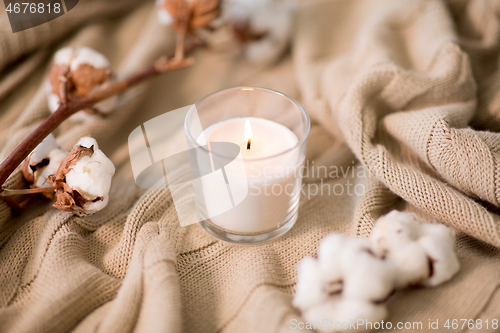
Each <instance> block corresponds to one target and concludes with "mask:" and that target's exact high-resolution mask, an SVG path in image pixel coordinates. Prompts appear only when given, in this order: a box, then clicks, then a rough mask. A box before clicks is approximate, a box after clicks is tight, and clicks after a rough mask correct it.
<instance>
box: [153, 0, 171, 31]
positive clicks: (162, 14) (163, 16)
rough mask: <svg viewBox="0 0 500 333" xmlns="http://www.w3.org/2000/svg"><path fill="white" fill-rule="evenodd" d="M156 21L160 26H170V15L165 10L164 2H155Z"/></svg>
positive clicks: (163, 0)
mask: <svg viewBox="0 0 500 333" xmlns="http://www.w3.org/2000/svg"><path fill="white" fill-rule="evenodd" d="M156 7H157V14H158V21H159V22H160V24H161V25H171V24H172V22H173V18H172V15H170V13H169V12H168V11H167V10H166V9H165V0H156Z"/></svg>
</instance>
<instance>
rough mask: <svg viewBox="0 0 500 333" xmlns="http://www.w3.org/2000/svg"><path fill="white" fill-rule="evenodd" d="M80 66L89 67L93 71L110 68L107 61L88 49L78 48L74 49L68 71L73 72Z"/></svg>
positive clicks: (99, 54)
mask: <svg viewBox="0 0 500 333" xmlns="http://www.w3.org/2000/svg"><path fill="white" fill-rule="evenodd" d="M81 65H90V66H92V67H93V68H95V69H99V68H105V69H108V68H109V67H110V63H109V61H108V59H107V58H106V57H105V56H104V55H102V54H101V53H99V52H97V51H95V50H93V49H91V48H90V47H79V48H77V49H75V51H74V53H73V59H72V60H71V62H70V70H71V71H72V72H74V71H76V70H77V69H78V68H79V67H80V66H81Z"/></svg>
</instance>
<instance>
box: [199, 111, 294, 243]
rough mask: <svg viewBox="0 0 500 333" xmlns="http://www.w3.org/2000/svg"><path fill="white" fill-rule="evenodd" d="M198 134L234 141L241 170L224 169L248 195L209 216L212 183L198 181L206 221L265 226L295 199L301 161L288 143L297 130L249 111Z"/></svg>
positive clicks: (272, 225) (238, 227) (228, 226)
mask: <svg viewBox="0 0 500 333" xmlns="http://www.w3.org/2000/svg"><path fill="white" fill-rule="evenodd" d="M245 123H247V127H248V123H249V124H250V126H251V132H252V138H251V141H250V149H247V148H248V147H249V140H248V139H249V137H248V135H249V134H248V129H247V131H246V132H247V133H246V134H245ZM203 136H204V140H206V142H208V143H209V144H210V142H232V143H235V144H237V145H239V147H240V150H241V153H242V156H243V160H244V165H245V168H244V169H245V171H246V174H245V175H244V174H240V175H235V174H228V179H230V181H231V182H232V183H231V186H233V188H238V187H244V186H245V187H248V195H247V197H246V198H245V199H244V200H243V201H242V202H241V203H239V204H237V205H236V206H234V207H233V208H232V209H230V210H229V211H226V212H225V213H222V214H219V215H217V216H215V217H213V215H214V214H213V213H212V212H214V211H217V209H218V207H213V205H214V199H213V198H210V196H211V195H212V196H213V193H212V192H211V191H210V189H211V188H214V186H215V184H211V183H210V181H207V180H205V181H202V186H203V195H204V196H205V198H206V199H211V200H206V201H210V202H211V204H210V205H207V207H206V209H207V213H208V215H209V216H212V217H211V218H210V221H211V222H212V223H213V224H215V225H217V226H219V227H221V228H223V229H225V230H227V231H233V232H236V233H243V234H245V233H252V234H253V233H264V232H268V231H271V230H274V229H276V228H279V227H280V226H281V225H280V224H282V223H284V222H286V221H287V219H288V218H289V216H288V215H289V213H290V211H291V210H292V207H291V203H292V202H296V198H297V196H298V195H299V193H298V191H299V190H300V189H299V186H300V185H299V184H300V177H299V175H298V172H297V171H298V168H299V167H300V165H302V163H303V161H299V160H298V152H297V149H291V148H293V147H295V146H296V145H297V143H298V138H297V136H296V135H295V134H294V133H293V132H292V131H291V130H290V129H288V128H287V127H285V126H283V125H281V124H278V123H276V122H274V121H271V120H267V119H263V118H254V117H245V118H233V119H229V120H226V121H222V122H219V123H216V124H214V125H212V126H210V127H208V128H207V129H206V130H204V132H203ZM204 140H203V138H202V136H201V135H200V138H198V140H197V141H198V143H199V144H201V143H202V142H203V141H204ZM290 149H291V150H290ZM289 150H290V151H289ZM284 152H285V153H284ZM240 171H241V170H240ZM227 172H232V171H231V170H228V171H227ZM294 198H295V200H293V199H294ZM215 202H216V200H215Z"/></svg>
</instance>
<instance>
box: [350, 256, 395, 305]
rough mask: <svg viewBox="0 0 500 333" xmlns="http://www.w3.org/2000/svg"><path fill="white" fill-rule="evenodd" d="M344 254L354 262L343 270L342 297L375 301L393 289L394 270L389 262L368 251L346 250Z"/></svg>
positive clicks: (381, 298) (384, 297) (383, 298)
mask: <svg viewBox="0 0 500 333" xmlns="http://www.w3.org/2000/svg"><path fill="white" fill-rule="evenodd" d="M344 256H346V257H349V258H350V260H351V261H352V262H353V263H355V264H354V265H350V266H349V268H348V269H345V270H344V272H343V273H344V288H343V291H342V295H343V297H344V298H346V299H357V300H364V301H373V302H375V301H383V300H385V299H386V298H387V297H389V295H390V294H391V292H392V291H393V289H394V288H393V275H394V270H393V267H392V265H391V264H390V263H388V262H386V261H384V260H380V258H378V257H376V256H374V255H373V254H372V253H370V252H368V251H363V252H358V253H355V254H353V253H349V252H346V253H345V254H344Z"/></svg>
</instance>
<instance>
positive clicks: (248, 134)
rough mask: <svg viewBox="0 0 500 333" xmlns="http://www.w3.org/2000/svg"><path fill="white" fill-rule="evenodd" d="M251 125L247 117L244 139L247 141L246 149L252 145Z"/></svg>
mask: <svg viewBox="0 0 500 333" xmlns="http://www.w3.org/2000/svg"><path fill="white" fill-rule="evenodd" d="M252 139H253V134H252V126H250V121H249V120H248V119H247V120H246V121H245V140H246V141H247V150H250V148H251V146H252Z"/></svg>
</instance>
